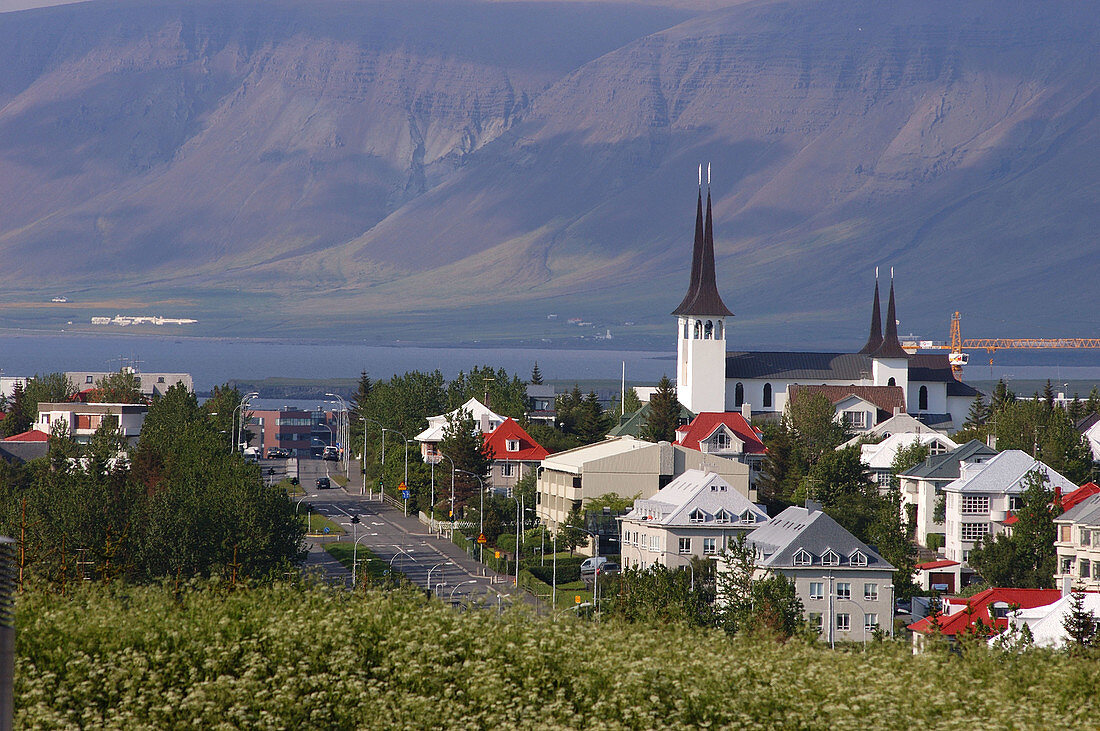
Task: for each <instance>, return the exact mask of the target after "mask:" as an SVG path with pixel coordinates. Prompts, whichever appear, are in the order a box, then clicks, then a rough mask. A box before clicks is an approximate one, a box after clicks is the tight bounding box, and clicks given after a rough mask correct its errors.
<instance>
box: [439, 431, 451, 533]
mask: <svg viewBox="0 0 1100 731" xmlns="http://www.w3.org/2000/svg"><path fill="white" fill-rule="evenodd" d="M439 456H440V457H443V458H444V459H446V460H447V461H448V462H450V463H451V536H452V537H454V531H455V461H454V460H453V459H451V458H450V457H448V456H447V455H445V454H443V453H442V452H440V453H439Z"/></svg>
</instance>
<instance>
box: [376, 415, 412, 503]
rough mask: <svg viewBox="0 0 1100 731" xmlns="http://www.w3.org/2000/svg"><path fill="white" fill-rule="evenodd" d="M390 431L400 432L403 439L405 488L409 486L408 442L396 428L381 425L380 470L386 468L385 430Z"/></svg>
mask: <svg viewBox="0 0 1100 731" xmlns="http://www.w3.org/2000/svg"><path fill="white" fill-rule="evenodd" d="M388 431H392V432H393V433H394V434H400V435H401V438H402V439H404V440H405V481H404V482H403V483H402V484H403V485H404V486H405V487H406V488H408V486H409V442H410V441H412V440H410V439H409V438H408V437H407V436H405V435H404V434H402V433H401V432H399V431H397V430H396V429H390V428H388V427H382V470H383V473H384V472H385V469H386V432H388ZM383 489H385V488H383ZM405 510H406V514H408V508H407V507H406V509H405Z"/></svg>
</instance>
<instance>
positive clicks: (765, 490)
mask: <svg viewBox="0 0 1100 731" xmlns="http://www.w3.org/2000/svg"><path fill="white" fill-rule="evenodd" d="M764 444H766V445H767V447H768V452H767V454H766V455H765V456H764V464H763V466H762V469H761V470H760V476H759V477H758V478H757V481H756V487H757V493H758V495H759V496H760V500H761V501H762V502H764V503H765V504H766V505H767V506H768V512H770V513H771V514H773V515H774V514H776V513H777V512H778V511H780V510H782V509H783V508H785V507H787V506H788V505H791V504H792V503H793V502H794V493H795V491H796V490H797V489H798V486H799V484H800V483H801V482H802V478H803V477H804V476H805V470H806V469H807V468H808V467H809V465H808V463H806V462H804V461H803V460H802V459H801V455H800V453H799V450H798V445H797V443H796V440H795V438H794V436H793V435H792V434H791V432H790V430H789V429H788V428H787V420H786V419H785V418H784V419H782V420H781V421H780V423H779V424H778V425H776V424H765V425H764Z"/></svg>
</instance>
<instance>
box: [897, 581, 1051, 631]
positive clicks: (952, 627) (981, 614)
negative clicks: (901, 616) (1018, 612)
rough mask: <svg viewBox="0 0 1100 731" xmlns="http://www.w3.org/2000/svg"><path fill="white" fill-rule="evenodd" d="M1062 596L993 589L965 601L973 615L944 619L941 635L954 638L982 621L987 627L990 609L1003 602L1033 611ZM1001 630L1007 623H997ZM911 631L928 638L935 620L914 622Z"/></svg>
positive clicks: (958, 614) (1046, 591) (1044, 591)
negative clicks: (979, 620) (977, 620)
mask: <svg viewBox="0 0 1100 731" xmlns="http://www.w3.org/2000/svg"><path fill="white" fill-rule="evenodd" d="M1061 596H1062V593H1061V592H1060V591H1059V590H1057V589H1002V588H993V589H986V590H985V591H983V592H979V593H978V594H975V595H974V596H972V597H970V599H969V600H967V601H966V606H969V607H970V608H971V609H972V610H973V611H972V612H967V611H966V610H965V609H960V610H958V611H955V612H954V613H952V614H949V615H943V616H941V617H940V620H939V621H940V634H942V635H947V636H955V635H958V634H959V633H960V632H962V631H964V630H966V629H967V628H969V627H971V626H972V623H973V622H974V621H975V620H976V619H981V620H982V621H983V622H985V623H987V624H988V623H989V619H990V616H989V607H991V606H992V605H994V604H996V603H998V602H1004V603H1005V604H1008V605H1010V606H1011V605H1018V606H1020V607H1022V608H1024V609H1030V608H1032V607H1042V606H1046V605H1047V604H1053V603H1054V602H1056V601H1058V599H1059V598H1061ZM998 621H999V624H998V626H1001V627H1003V626H1005V624H1006V623H1005V622H1004V620H998ZM909 629H911V630H913V631H914V632H920V633H921V634H929V633H930V632H932V618H931V617H925V618H923V619H921V620H920V621H918V622H914V623H913V624H911V625H909Z"/></svg>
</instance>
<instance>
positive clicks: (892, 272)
mask: <svg viewBox="0 0 1100 731" xmlns="http://www.w3.org/2000/svg"><path fill="white" fill-rule="evenodd" d="M890 281H891V282H892V281H894V267H890Z"/></svg>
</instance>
